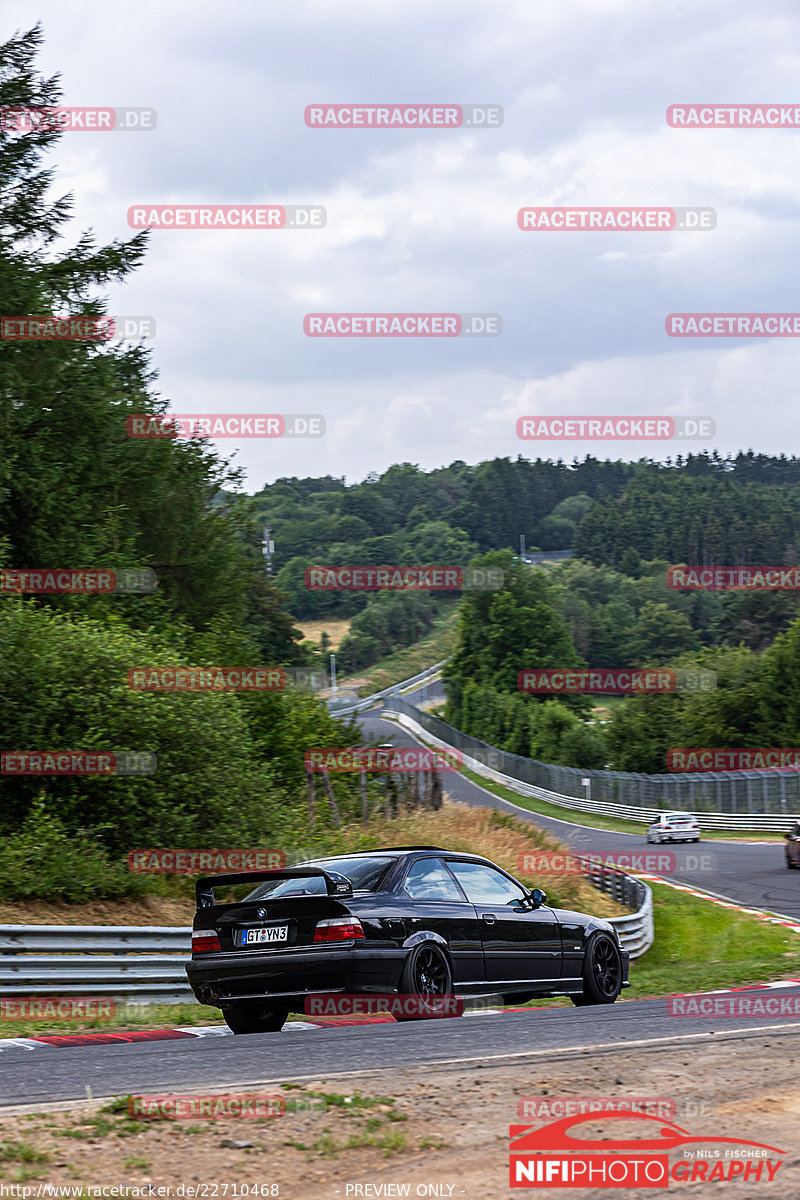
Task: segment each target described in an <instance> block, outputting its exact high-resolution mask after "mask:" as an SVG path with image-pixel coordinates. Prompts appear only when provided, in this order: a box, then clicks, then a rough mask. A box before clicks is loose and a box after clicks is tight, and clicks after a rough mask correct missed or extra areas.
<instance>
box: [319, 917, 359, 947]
mask: <svg viewBox="0 0 800 1200" xmlns="http://www.w3.org/2000/svg"><path fill="white" fill-rule="evenodd" d="M363 936H364V930H363V929H362V928H361V922H360V921H359V919H358V917H331V918H330V919H329V920H327V921H318V922H317V927H316V929H315V930H314V941H315V942H351V941H352V940H353V938H363Z"/></svg>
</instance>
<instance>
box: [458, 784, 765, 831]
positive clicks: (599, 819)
mask: <svg viewBox="0 0 800 1200" xmlns="http://www.w3.org/2000/svg"><path fill="white" fill-rule="evenodd" d="M460 773H461V774H462V775H464V776H465V778H467V779H469V780H471V781H472V783H477V784H479V785H480V787H482V788H483V789H484V790H485V791H487V792H491V793H492V795H493V796H499V797H500V799H501V800H508V801H510V803H511V804H516V805H517V806H518V807H519V808H527V809H528V811H529V812H534V813H541V815H542V816H543V817H552V818H554V819H555V820H556V821H569V822H572V823H573V824H575V825H588V826H589V827H590V828H592V829H607V830H608V831H609V832H610V833H637V834H639V836H640V837H641V838H642V839H644V834H645V829H646V826H645V824H644V822H643V821H625V820H623V819H622V818H621V817H603V816H600V815H598V814H596V813H587V812H581V811H580V810H579V809H574V808H561V807H560V806H559V805H558V804H549V803H548V802H547V801H546V800H537V799H535V798H533V797H531V796H521V795H520V794H519V792H514V791H512V790H511V788H507V787H504V786H503V784H500V783H495V782H494V781H493V780H491V779H485V778H484V777H483V776H482V775H477V774H476V773H475V772H474V771H470V770H469V769H468V768H467V767H461V768H460ZM445 790H446V785H445ZM788 824H789V822H788V821H787V826H788ZM756 835H757V836H758V840H759V841H769V842H773V841H774V842H775V843H778V842H782V841H783V834H781V833H771V832H768V831H766V830H760V829H752V830H750V831H729V830H711V829H704V830H702V840H703V841H704V842H709V841H722V842H729V841H737V842H752V841H753V839H754V837H755V836H756ZM669 845H670V849H673V848H674V847H675V846H679V845H691V843H685V842H674V843H670V844H669Z"/></svg>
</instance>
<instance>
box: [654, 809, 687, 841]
mask: <svg viewBox="0 0 800 1200" xmlns="http://www.w3.org/2000/svg"><path fill="white" fill-rule="evenodd" d="M647 840H648V842H655V843H660V842H699V841H700V826H699V825H698V823H697V817H696V816H695V815H694V813H688V812H664V813H659V816H658V820H657V821H654V822H653V824H652V825H649V826H648V828H647Z"/></svg>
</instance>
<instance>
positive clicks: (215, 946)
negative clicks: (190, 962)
mask: <svg viewBox="0 0 800 1200" xmlns="http://www.w3.org/2000/svg"><path fill="white" fill-rule="evenodd" d="M221 949H222V947H221V946H220V944H219V938H218V937H217V934H216V930H214V929H194V930H192V954H203V953H207V952H208V951H209V950H221Z"/></svg>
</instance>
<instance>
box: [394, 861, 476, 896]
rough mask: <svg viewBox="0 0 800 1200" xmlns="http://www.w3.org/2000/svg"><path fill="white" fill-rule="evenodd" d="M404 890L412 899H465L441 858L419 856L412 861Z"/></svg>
mask: <svg viewBox="0 0 800 1200" xmlns="http://www.w3.org/2000/svg"><path fill="white" fill-rule="evenodd" d="M403 890H404V891H405V893H406V895H408V896H410V897H411V899H412V900H460V901H463V899H464V897H463V896H462V895H461V892H460V891H459V890H458V888H457V886H456V884H455V882H454V880H453V877H452V875H451V874H450V872H449V871H448V870H447V868H446V867H445V865H444V863H443V862H442V860H441V859H440V858H418V859H417V861H416V862H415V863H412V864H411V867H410V868H409V871H408V875H407V876H406V881H405V884H404V885H403Z"/></svg>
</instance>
